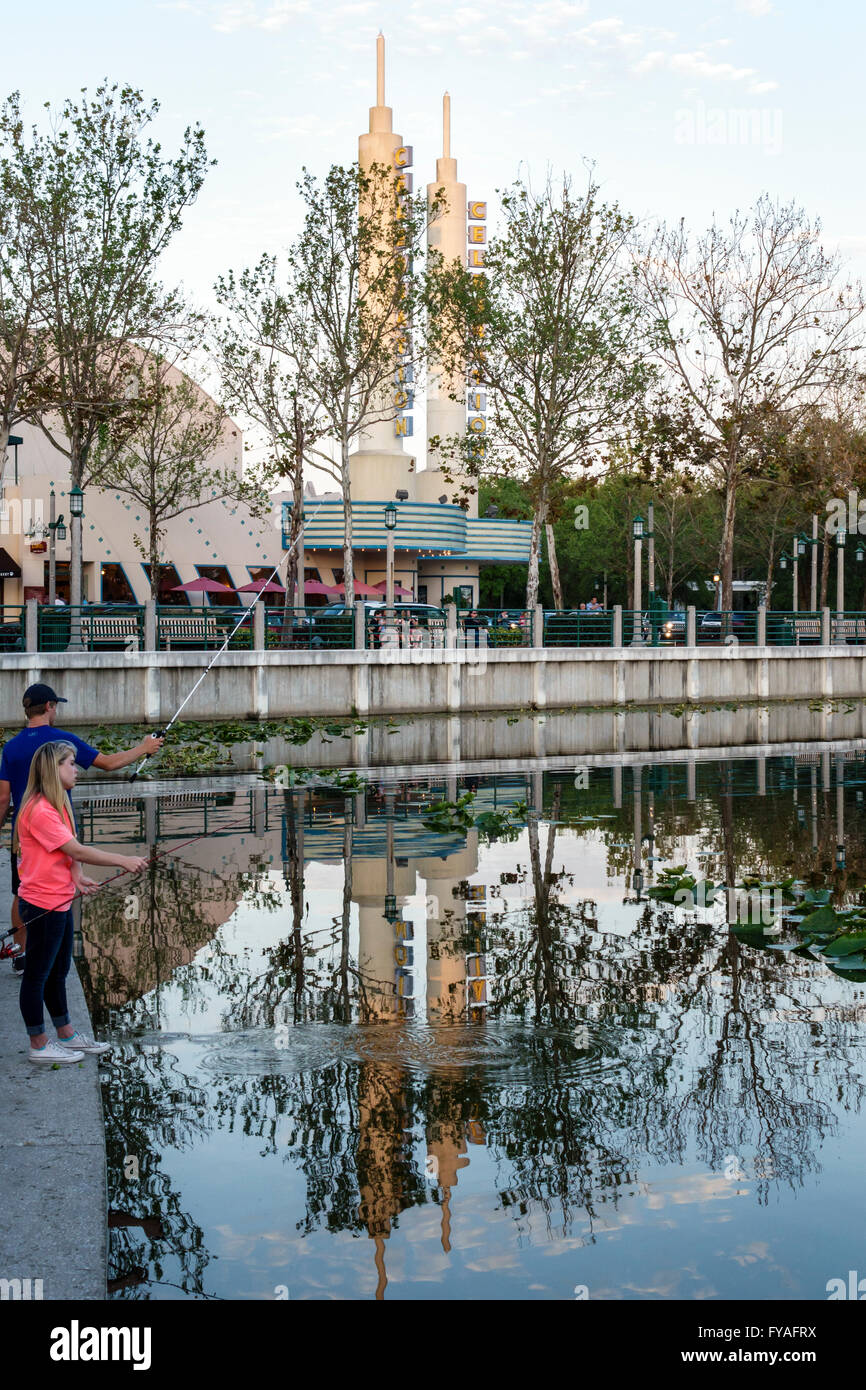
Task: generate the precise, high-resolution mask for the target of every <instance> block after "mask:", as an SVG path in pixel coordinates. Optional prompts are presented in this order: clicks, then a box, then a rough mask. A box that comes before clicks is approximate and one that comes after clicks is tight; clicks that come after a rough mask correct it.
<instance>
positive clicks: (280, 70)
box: [3, 0, 866, 303]
mask: <svg viewBox="0 0 866 1390" xmlns="http://www.w3.org/2000/svg"><path fill="white" fill-rule="evenodd" d="M380 28H381V29H382V31H383V32H384V34H385V37H386V43H387V86H386V100H387V101H388V104H389V105H391V106H392V107H393V109H394V126H395V129H396V130H397V131H398V132H400V133H401V134H402V136H403V138H404V140H405V141H406V143H408V144H411V145H413V146H414V150H415V186H416V188H420V187H422V186H423V185H424V184H425V183H427V182H428V181H429V180H431V179H432V178H433V177H434V176H435V165H434V161H435V158H436V155H437V154H438V153H440V143H439V142H440V139H441V109H442V93H443V92H444V91H445V90H446V89H447V90H448V91H450V93H451V100H452V152H453V153H454V154H455V155H456V156H457V159H458V170H459V175H460V177H461V179H463V180H464V181H465V182H466V183H467V185H468V193H469V196H470V197H473V198H479V199H487V200H488V202H489V203H490V204H491V207H490V213H491V218H490V220H491V223H492V222H493V221H494V220H495V219H494V217H493V213H494V210H495V206H496V189H497V188H501V187H503V186H505V185H507V184H508V183H509V182H511V181H512V180H513V179H514V177H515V176H516V175H517V174H518V172H520V173H522V174H524V175H529V176H530V177H532V178H533V179H534V180H536V181H537V180H539V179H541V178H543V177H544V175H545V173H546V172H547V170H548V169H550V170H551V171H552V172H553V173H554V174H559V173H561V172H562V171H563V170H567V171H570V172H572V173H573V174H574V175H575V177H576V182H577V183H578V184H580V183H582V181H583V179H584V177H585V174H584V162H585V161H587V160H590V161H594V163H595V173H596V177H597V178H598V180H599V181H600V183H601V185H602V188H603V190H604V194H605V196H606V197H607V198H608V199H609V200H616V201H618V202H619V203H620V204H621V205H622V206H623V207H624V208H626V209H627V210H628V211H630V212H632V213H633V214H634V215H635V216H637V217H638V218H640V219H641V220H644V221H646V222H648V223H651V222H653V221H654V220H656V219H660V218H661V219H665V220H667V221H675V220H679V219H680V218H685V219H686V222H687V223H688V224H689V225H691V226H694V227H695V228H696V229H697V228H703V227H704V226H706V225H707V224H708V223H709V221H710V220H711V219H712V217H713V215H714V214H715V215H716V216H718V217H722V218H726V217H727V216H728V215H729V214H730V213H731V212H732V211H733V210H734V209H736V208H745V207H747V206H748V205H749V204H751V203H752V202H753V201H754V200H755V198H756V197H757V196H758V195H759V194H760V193H761V192H763V191H768V192H769V193H770V194H772V195H773V196H774V197H777V198H779V199H781V200H783V201H788V200H791V199H795V200H796V201H797V202H799V203H801V204H802V205H803V206H804V207H805V208H806V210H807V211H808V212H809V214H810V215H812V216H815V215H818V216H820V217H821V219H822V222H823V225H824V237H825V241H826V242H827V243H829V244H832V245H833V246H834V247H838V248H839V249H840V251H841V252H842V253H843V255H844V256H845V257H846V258H847V259H848V260H850V262H851V268H852V270H853V271H854V273H856V274H857V275H858V276H861V277H863V278H864V279H866V227H864V224H863V217H862V208H863V198H862V192H861V189H862V174H861V167H862V158H863V156H862V129H863V116H862V104H863V96H862V87H863V78H862V74H861V67H862V52H863V48H864V40H866V7H862V6H857V5H855V4H854V3H852V2H851V0H830V3H828V4H825V5H824V6H823V7H818V6H815V5H813V4H807V3H805V0H692V3H682V2H681V0H658V3H656V4H654V5H652V6H649V5H647V4H646V3H638V2H637V0H633V2H631V3H621V2H618V0H614V3H609V4H608V3H590V0H586V3H584V2H583V0H472V3H471V4H470V3H469V2H468V0H459V2H458V3H451V0H443V3H440V4H438V5H437V4H436V3H435V2H434V0H404V3H402V4H398V3H394V0H349V3H345V4H342V3H337V2H336V0H119V3H117V0H114V3H104V0H76V3H75V4H74V5H70V4H68V0H65V2H64V3H62V4H61V3H56V0H35V3H32V4H30V5H28V6H24V5H19V6H16V7H14V8H7V10H6V14H5V19H4V36H5V39H6V42H5V44H4V49H5V53H4V57H5V62H4V64H3V68H4V79H5V86H6V88H7V89H8V90H10V91H11V90H12V89H13V87H14V88H16V89H17V90H19V91H20V92H21V95H22V100H23V102H24V105H25V111H26V112H27V113H28V114H29V115H30V116H32V118H33V119H34V120H35V119H38V118H39V116H40V114H41V110H40V108H41V106H42V103H43V102H45V101H51V102H59V101H61V100H62V99H63V98H64V97H65V96H68V95H75V94H76V93H77V91H78V89H80V88H81V87H85V86H87V87H91V88H92V87H94V86H96V85H97V83H98V82H99V81H100V79H102V78H103V77H105V76H108V77H109V78H110V79H112V80H113V81H114V80H116V81H121V82H128V83H131V84H132V85H134V86H136V87H139V88H140V89H142V91H143V92H144V93H145V94H146V95H147V96H148V97H149V98H152V97H156V98H157V99H158V100H159V102H160V104H161V112H160V116H159V118H158V133H159V135H160V137H161V138H162V140H163V142H164V146H165V148H166V150H167V151H168V150H170V149H171V148H172V147H173V146H176V145H177V143H178V141H179V137H180V135H181V133H182V131H183V128H184V127H185V126H186V125H187V124H189V123H191V122H194V121H200V122H201V123H202V124H203V125H204V128H205V131H206V136H207V144H208V148H209V151H210V153H211V155H212V157H213V158H215V159H216V160H217V165H216V167H215V168H213V169H211V170H210V172H209V174H208V177H207V181H206V184H205V187H204V189H203V190H202V192H201V194H200V195H199V198H198V201H197V203H196V204H195V206H194V207H193V208H192V209H190V211H189V213H188V215H187V219H186V224H185V226H184V228H183V231H182V232H181V233H180V235H179V236H178V238H177V240H176V241H175V242H174V243H173V245H172V247H171V248H170V249H169V251H168V253H167V255H166V260H165V264H164V273H165V277H166V279H167V280H170V281H178V280H180V281H182V282H183V283H184V285H185V286H186V287H187V289H188V290H189V291H190V292H191V293H192V294H193V295H194V296H195V297H196V298H197V299H198V300H199V301H200V302H203V303H212V299H211V287H212V284H213V281H214V280H215V278H216V277H217V276H218V275H219V274H221V273H223V272H225V271H226V270H227V269H228V268H229V267H232V268H234V269H238V268H240V267H242V266H243V265H246V264H249V263H251V262H253V261H255V260H256V259H257V258H258V256H259V255H260V254H261V252H262V251H265V250H267V251H278V250H279V248H280V247H281V246H284V245H285V244H286V243H287V242H288V241H289V240H290V239H291V237H292V235H293V234H294V233H295V232H296V231H297V229H298V224H299V203H298V199H297V195H296V193H295V188H294V185H295V180H296V179H297V178H298V177H299V175H300V171H301V168H302V166H304V165H306V166H307V167H308V168H310V169H311V170H313V171H314V172H318V173H322V172H324V171H325V170H326V169H327V167H328V165H329V164H330V163H332V162H340V163H348V162H351V160H353V159H354V158H355V157H356V155H357V136H358V134H359V133H360V132H361V131H362V130H366V128H367V109H368V107H369V106H370V104H371V103H372V102H373V101H374V99H375V37H376V34H377V32H378V30H379V29H380Z"/></svg>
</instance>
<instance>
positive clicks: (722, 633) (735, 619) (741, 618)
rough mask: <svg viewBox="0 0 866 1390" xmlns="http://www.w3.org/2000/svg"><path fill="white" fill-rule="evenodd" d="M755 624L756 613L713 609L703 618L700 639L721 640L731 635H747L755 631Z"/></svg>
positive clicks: (702, 640)
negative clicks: (721, 611)
mask: <svg viewBox="0 0 866 1390" xmlns="http://www.w3.org/2000/svg"><path fill="white" fill-rule="evenodd" d="M754 624H755V614H754V613H743V612H737V611H735V612H733V613H720V612H719V610H718V609H713V610H712V611H711V612H709V613H705V614H704V615H703V617H702V618H701V623H700V627H699V629H698V641H699V642H713V641H716V642H721V641H722V640H723V639H724V638H726V637H730V636H734V637H745V636H746V635H747V634H751V633H752V632H753V631H754Z"/></svg>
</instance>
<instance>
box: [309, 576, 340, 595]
mask: <svg viewBox="0 0 866 1390" xmlns="http://www.w3.org/2000/svg"><path fill="white" fill-rule="evenodd" d="M304 593H305V594H339V593H342V589H341V587H340V585H339V584H323V583H322V582H321V580H319V579H308V580H307V582H306V584H305V585H304Z"/></svg>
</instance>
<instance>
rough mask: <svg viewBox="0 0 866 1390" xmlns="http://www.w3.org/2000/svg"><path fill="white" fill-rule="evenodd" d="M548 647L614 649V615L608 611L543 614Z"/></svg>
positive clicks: (580, 610) (554, 611)
mask: <svg viewBox="0 0 866 1390" xmlns="http://www.w3.org/2000/svg"><path fill="white" fill-rule="evenodd" d="M542 645H543V646H545V647H612V646H613V613H612V612H610V611H609V610H605V609H598V610H594V611H590V610H587V609H578V610H577V611H573V610H568V611H566V610H564V609H563V610H556V609H551V610H549V611H547V612H546V613H545V614H544V640H543V643H542Z"/></svg>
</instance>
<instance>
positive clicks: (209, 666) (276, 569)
mask: <svg viewBox="0 0 866 1390" xmlns="http://www.w3.org/2000/svg"><path fill="white" fill-rule="evenodd" d="M326 501H327V498H325V497H321V498H320V499H319V505H318V506H317V507H316V509H315V510H314V511H313V513H312V515H311V516H309V517H308V518H307V520H306V521H305V522H304V524H303V526H302V527H301V529H300V531H299V532H298V534H297V536H296V537H295V539H294V540H293V541H292V544H291V545H290V546H289V548H288V550H287V551H286V553H285V555H284V556H283V558H282V559H281V560H279V561H278V562H277V564H276V565H274V568H273V569H272V570H271V572H270V574H269V575H268V578H267V579H266V580H265V581H264V584H262V588H264V586H265V584H270V582H271V580H272V579H273V577H274V575H275V574H279V572H280V570H281V569H282V567H283V565H284V564H285V562H286V561H287V560H288V558H289V556H290V555H291V553H292V551H293V550H294V548H295V546H296V545H297V544H298V543H299V542H300V541H301V540H302V539H303V536H304V533H305V531H306V529H307V527H308V526H309V525H310V522H312V521H313V520H314V519H315V517H316V516H317V515H318V513H319V511H320V509H321V507H322V506H323V504H324V503H325V502H326ZM251 606H252V605H251ZM249 613H250V610H249V609H248V608H245V609H244V610H243V612H242V613H241V615H240V617H239V618H238V620H237V622H236V623H235V625H234V627H233V628H232V630H231V632H230V633H229V634H228V636H227V637H226V639H225V641H224V642H223V644H222V646H221V647H220V649H219V651H218V652H215V653H214V656H213V658H212V660H211V661H209V662H208V664H207V666H206V667H205V669H204V670H203V671H202V673H201V675H200V676H199V678H198V680H197V681H196V683H195V685H194V686H193V688H192V690H191V691H190V692H189V694H188V695H187V697H186V699H185V700H184V701H183V702H182V704H180V705H178V707H177V709H176V710H175V712H174V714H173V715H172V717H171V719H170V720H169V721H168V723H167V724H166V726H165V728H164V729H158V730H157V732H156V733H155V734H154V738H166V737H167V736H168V733H169V730H170V729H171V726H172V724H174V723H176V722H177V720H178V718H179V716H180V714H181V712H182V711H183V710H184V709H185V708H186V706H187V705H188V704H189V702H190V700H191V699H192V697H193V695H194V694H195V692H196V691H197V690H198V688H199V686H200V685H201V683H202V681H204V680H205V678H206V677H207V676H208V675H209V674H210V672H211V669H212V668H213V667H214V666H215V665H216V663H217V661H219V658H220V657H221V656H222V654H223V652H224V651H225V650H226V649H227V647H228V645H229V643H230V642H231V640H232V638H233V637H234V635H235V633H236V632H237V630H238V628H239V627H240V625H241V623H243V622H245V621H246V620H247V619H248V617H249ZM151 757H153V754H152V753H146V754H145V755H144V757H143V758H142V760H141V762H140V763H139V764H138V766H137V767H136V769H135V771H134V772H133V773H131V775H130V777H129V779H128V780H129V781H130V782H134V781H135V780H136V778H137V777H138V774H139V773H140V772H141V769H142V768H143V767H144V765H145V763H146V762H147V760H148V758H151Z"/></svg>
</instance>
